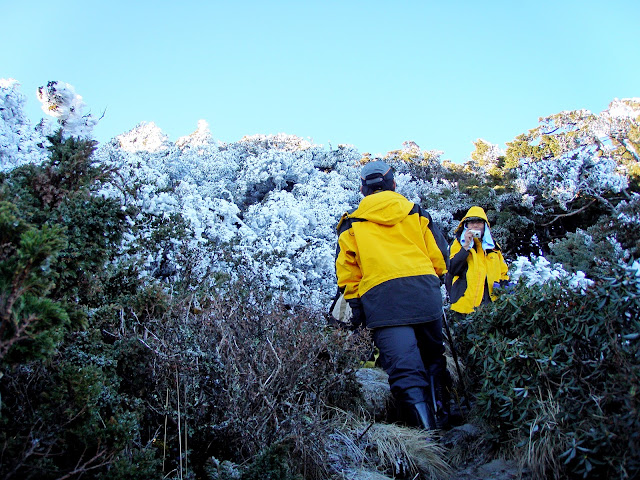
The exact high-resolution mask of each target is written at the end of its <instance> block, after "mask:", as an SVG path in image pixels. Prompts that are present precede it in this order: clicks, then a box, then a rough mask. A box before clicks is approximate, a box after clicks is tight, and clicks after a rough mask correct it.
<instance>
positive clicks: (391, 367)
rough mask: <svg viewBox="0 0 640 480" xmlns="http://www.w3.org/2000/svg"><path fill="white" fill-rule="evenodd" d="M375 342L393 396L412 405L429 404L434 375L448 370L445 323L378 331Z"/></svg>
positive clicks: (422, 324)
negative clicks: (427, 402)
mask: <svg viewBox="0 0 640 480" xmlns="http://www.w3.org/2000/svg"><path fill="white" fill-rule="evenodd" d="M373 341H374V342H375V344H376V346H377V347H378V350H379V351H380V357H379V360H380V364H381V366H382V368H383V369H384V371H385V372H387V374H388V375H389V386H390V387H391V393H392V394H393V396H394V397H395V398H396V399H397V400H399V401H401V402H403V403H408V404H412V405H413V404H416V403H419V402H424V401H428V399H427V398H426V396H425V395H426V392H427V387H429V386H430V383H429V378H430V374H431V375H433V374H436V375H438V374H441V373H442V369H446V360H445V357H444V351H445V348H444V343H443V337H442V319H437V320H434V321H432V322H428V323H420V324H416V325H402V326H394V327H380V328H376V329H374V330H373ZM413 387H418V388H413Z"/></svg>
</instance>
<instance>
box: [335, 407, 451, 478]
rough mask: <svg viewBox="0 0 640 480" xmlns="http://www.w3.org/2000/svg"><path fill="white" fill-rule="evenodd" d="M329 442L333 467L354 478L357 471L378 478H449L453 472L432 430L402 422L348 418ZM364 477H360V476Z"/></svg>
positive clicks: (346, 476) (344, 475)
mask: <svg viewBox="0 0 640 480" xmlns="http://www.w3.org/2000/svg"><path fill="white" fill-rule="evenodd" d="M331 439H332V444H330V445H328V453H329V457H330V458H331V459H332V462H333V465H332V467H333V469H334V470H336V471H342V472H345V473H343V477H344V478H351V474H352V473H353V472H354V471H357V472H359V474H362V473H363V472H367V474H368V472H375V473H376V474H377V475H382V474H384V475H387V476H384V475H383V476H382V477H378V478H389V477H396V476H402V477H404V478H423V479H433V480H436V479H446V478H449V477H450V475H451V467H450V466H449V464H448V463H447V461H446V459H445V457H446V451H445V449H444V448H443V447H442V446H441V445H440V444H439V443H438V438H436V437H435V434H434V433H433V432H425V431H422V430H418V429H414V428H409V427H402V426H399V425H391V424H382V423H373V424H372V423H366V422H363V421H361V420H358V419H356V418H354V417H349V416H347V417H345V420H344V422H343V423H342V424H341V425H340V426H339V429H336V431H335V432H334V433H333V434H332V435H331ZM358 478H361V477H358Z"/></svg>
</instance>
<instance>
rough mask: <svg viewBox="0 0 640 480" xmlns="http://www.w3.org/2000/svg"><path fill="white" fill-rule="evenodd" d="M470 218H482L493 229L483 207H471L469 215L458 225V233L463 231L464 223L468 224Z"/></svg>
mask: <svg viewBox="0 0 640 480" xmlns="http://www.w3.org/2000/svg"><path fill="white" fill-rule="evenodd" d="M469 218H481V219H482V220H484V221H485V223H486V224H487V226H488V227H491V225H490V224H489V219H488V218H487V214H486V213H485V212H484V209H483V208H482V207H471V208H470V209H469V211H468V212H467V214H466V215H465V216H464V217H463V219H462V220H460V223H459V224H458V228H456V232H459V231H460V230H462V228H463V227H464V222H466V221H467V219H469Z"/></svg>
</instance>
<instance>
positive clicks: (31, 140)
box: [0, 79, 49, 172]
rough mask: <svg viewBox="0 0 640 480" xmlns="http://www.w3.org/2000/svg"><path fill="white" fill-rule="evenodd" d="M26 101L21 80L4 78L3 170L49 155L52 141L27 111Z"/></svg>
mask: <svg viewBox="0 0 640 480" xmlns="http://www.w3.org/2000/svg"><path fill="white" fill-rule="evenodd" d="M25 102H26V98H25V96H24V95H23V94H22V93H21V92H20V83H19V82H18V81H16V80H13V79H0V172H2V171H7V170H11V169H13V168H15V167H18V166H20V165H24V164H27V163H33V164H40V163H42V161H43V160H45V159H46V158H47V157H48V155H49V152H48V151H47V148H46V147H47V145H48V144H49V142H48V140H47V139H46V137H45V136H44V135H43V133H42V132H41V131H38V130H36V129H35V128H34V127H33V126H32V125H31V122H30V121H29V120H28V119H27V117H26V116H25V114H24V105H25Z"/></svg>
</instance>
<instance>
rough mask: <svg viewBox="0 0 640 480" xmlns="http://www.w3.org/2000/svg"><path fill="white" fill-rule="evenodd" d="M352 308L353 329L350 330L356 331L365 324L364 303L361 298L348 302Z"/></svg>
mask: <svg viewBox="0 0 640 480" xmlns="http://www.w3.org/2000/svg"><path fill="white" fill-rule="evenodd" d="M347 302H348V303H349V307H351V327H350V330H352V331H353V330H356V329H357V328H358V327H359V326H360V325H363V324H364V309H363V308H362V301H361V300H360V299H359V298H351V299H349V300H347Z"/></svg>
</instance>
